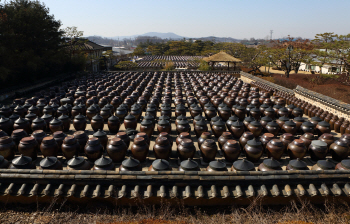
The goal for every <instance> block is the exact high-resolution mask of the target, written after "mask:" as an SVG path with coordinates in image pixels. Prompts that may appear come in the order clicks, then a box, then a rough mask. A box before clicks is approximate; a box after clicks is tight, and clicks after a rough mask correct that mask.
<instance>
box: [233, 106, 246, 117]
mask: <svg viewBox="0 0 350 224" xmlns="http://www.w3.org/2000/svg"><path fill="white" fill-rule="evenodd" d="M234 112H235V115H236V116H237V117H238V118H239V120H241V121H243V120H244V117H245V114H246V109H245V107H242V106H237V107H236V109H235V111H234Z"/></svg>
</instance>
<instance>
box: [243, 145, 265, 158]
mask: <svg viewBox="0 0 350 224" xmlns="http://www.w3.org/2000/svg"><path fill="white" fill-rule="evenodd" d="M244 151H245V154H246V157H247V159H248V160H249V161H251V162H253V163H255V162H258V161H259V159H260V157H261V156H262V154H263V151H264V150H263V147H262V144H261V142H258V141H256V140H255V139H252V140H249V141H248V142H247V144H246V145H245V146H244Z"/></svg>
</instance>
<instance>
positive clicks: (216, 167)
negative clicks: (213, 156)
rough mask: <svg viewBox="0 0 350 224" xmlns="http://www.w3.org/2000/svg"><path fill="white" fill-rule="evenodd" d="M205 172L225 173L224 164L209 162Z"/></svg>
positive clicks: (216, 161)
mask: <svg viewBox="0 0 350 224" xmlns="http://www.w3.org/2000/svg"><path fill="white" fill-rule="evenodd" d="M207 171H209V172H212V171H227V168H226V163H224V162H222V161H218V160H214V161H211V162H210V163H209V166H208V167H207Z"/></svg>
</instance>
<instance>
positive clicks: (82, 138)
mask: <svg viewBox="0 0 350 224" xmlns="http://www.w3.org/2000/svg"><path fill="white" fill-rule="evenodd" d="M73 136H74V138H75V139H76V140H77V141H78V143H79V145H80V149H79V152H80V153H83V152H84V147H85V145H86V142H87V141H88V139H89V136H88V135H87V134H86V133H85V131H76V132H74V134H73Z"/></svg>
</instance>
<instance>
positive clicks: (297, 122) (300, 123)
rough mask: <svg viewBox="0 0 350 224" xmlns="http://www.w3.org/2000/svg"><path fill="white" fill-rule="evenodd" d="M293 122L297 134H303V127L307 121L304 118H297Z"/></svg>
mask: <svg viewBox="0 0 350 224" xmlns="http://www.w3.org/2000/svg"><path fill="white" fill-rule="evenodd" d="M293 121H294V123H295V125H296V129H297V133H301V125H302V124H303V123H304V122H305V119H304V118H303V117H295V118H294V119H293Z"/></svg>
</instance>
